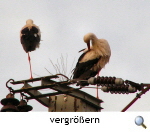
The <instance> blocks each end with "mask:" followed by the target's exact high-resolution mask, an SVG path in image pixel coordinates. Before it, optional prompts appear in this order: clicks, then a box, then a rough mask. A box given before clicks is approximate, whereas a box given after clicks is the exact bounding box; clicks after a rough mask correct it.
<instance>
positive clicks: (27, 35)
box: [20, 19, 41, 79]
mask: <svg viewBox="0 0 150 132" xmlns="http://www.w3.org/2000/svg"><path fill="white" fill-rule="evenodd" d="M40 40H41V33H40V29H39V27H38V26H36V25H35V24H34V23H33V20H31V19H28V20H27V21H26V25H25V26H23V27H22V29H21V31H20V42H21V44H22V46H23V49H24V51H25V52H26V53H28V60H29V64H30V73H31V77H30V78H31V79H32V78H33V77H32V69H31V62H30V55H29V52H31V51H34V50H35V49H36V48H38V47H39V45H40Z"/></svg>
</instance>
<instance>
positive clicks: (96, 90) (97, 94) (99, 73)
mask: <svg viewBox="0 0 150 132" xmlns="http://www.w3.org/2000/svg"><path fill="white" fill-rule="evenodd" d="M99 74H100V71H99V72H98V74H97V77H98V76H99ZM96 88H97V89H96V96H97V98H98V99H99V96H98V84H97V86H96Z"/></svg>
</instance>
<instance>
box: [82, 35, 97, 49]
mask: <svg viewBox="0 0 150 132" xmlns="http://www.w3.org/2000/svg"><path fill="white" fill-rule="evenodd" d="M95 38H96V36H95V34H94V33H88V34H86V35H84V38H83V40H84V42H85V43H86V44H87V47H88V50H90V41H93V40H94V39H95Z"/></svg>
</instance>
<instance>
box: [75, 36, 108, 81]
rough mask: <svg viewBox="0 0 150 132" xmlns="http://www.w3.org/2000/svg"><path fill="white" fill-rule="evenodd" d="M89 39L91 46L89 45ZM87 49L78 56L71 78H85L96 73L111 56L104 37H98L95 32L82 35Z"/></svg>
mask: <svg viewBox="0 0 150 132" xmlns="http://www.w3.org/2000/svg"><path fill="white" fill-rule="evenodd" d="M90 41H91V43H92V46H90ZM84 42H85V43H87V47H88V48H87V49H85V50H84V51H83V52H84V53H83V54H82V55H81V56H80V57H79V59H78V62H77V64H76V67H75V69H74V72H73V79H82V80H87V79H89V78H90V77H94V76H95V75H97V74H98V73H99V72H100V70H101V69H102V68H104V67H105V65H106V64H107V63H108V62H109V59H110V56H111V50H110V46H109V44H108V42H107V40H105V39H98V38H97V37H96V36H95V34H93V33H88V34H86V35H85V36H84Z"/></svg>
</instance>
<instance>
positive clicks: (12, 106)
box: [1, 94, 19, 112]
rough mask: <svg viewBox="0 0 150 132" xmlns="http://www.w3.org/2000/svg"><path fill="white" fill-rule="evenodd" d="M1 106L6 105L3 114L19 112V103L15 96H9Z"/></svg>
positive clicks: (3, 100)
mask: <svg viewBox="0 0 150 132" xmlns="http://www.w3.org/2000/svg"><path fill="white" fill-rule="evenodd" d="M1 104H2V105H4V106H3V107H2V109H1V112H17V111H18V109H17V107H16V106H17V105H18V104H19V101H18V100H17V99H15V98H14V95H13V94H8V95H7V96H6V98H4V99H2V100H1Z"/></svg>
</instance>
